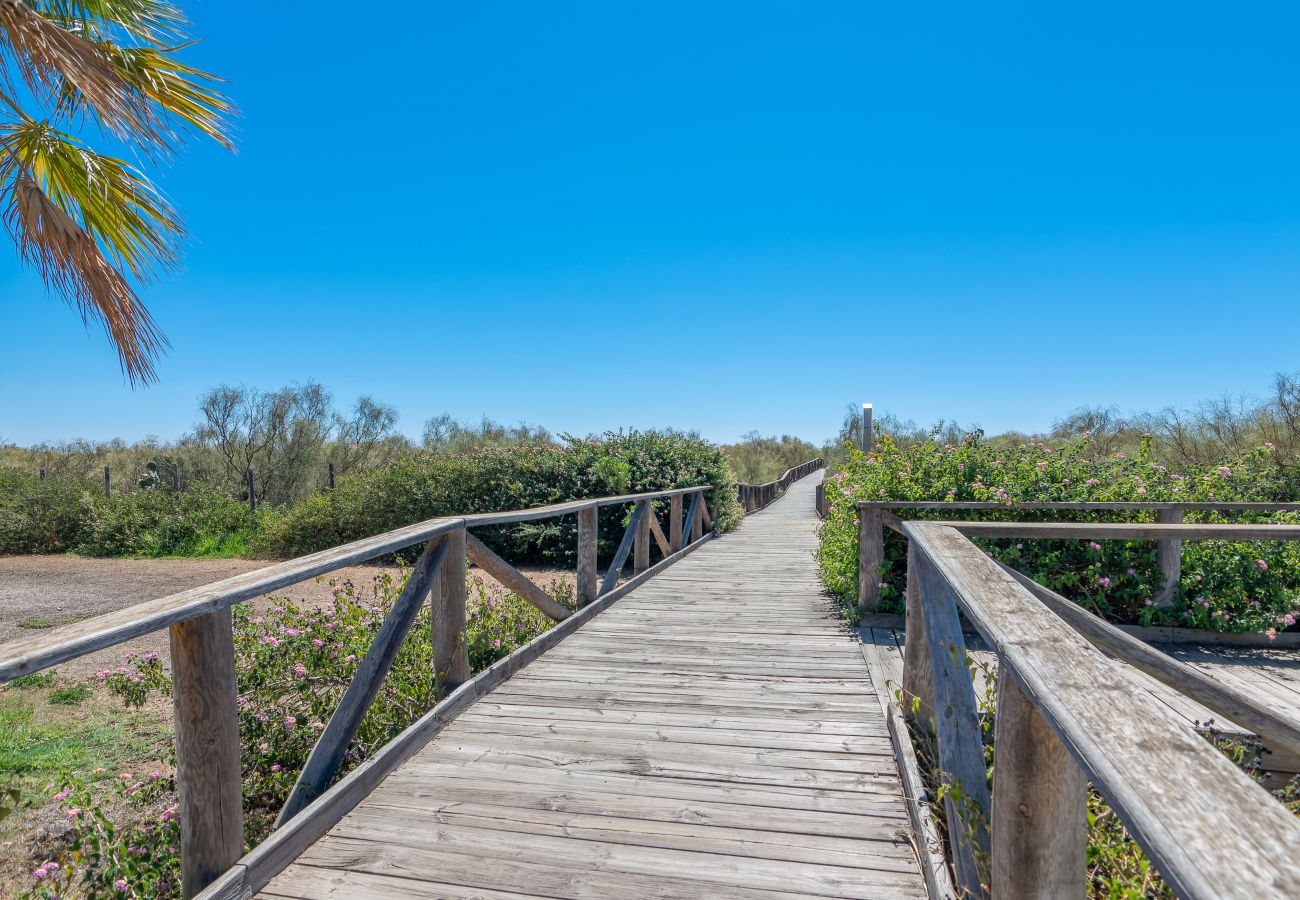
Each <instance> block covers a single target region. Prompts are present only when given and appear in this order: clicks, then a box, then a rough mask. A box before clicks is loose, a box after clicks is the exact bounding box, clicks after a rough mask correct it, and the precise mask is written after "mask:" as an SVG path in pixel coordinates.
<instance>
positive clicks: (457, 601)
mask: <svg viewBox="0 0 1300 900" xmlns="http://www.w3.org/2000/svg"><path fill="white" fill-rule="evenodd" d="M465 535H466V531H465V529H464V528H461V529H460V530H458V531H453V532H452V533H451V534H449V535H447V536H446V537H444V538H443V539H442V541H443V543H444V544H445V545H446V547H447V558H446V559H445V560H444V561H443V563H442V565H441V566H439V567H438V570H439V577H438V578H436V579H434V582H435V583H436V585H437V586H436V588H434V587H433V586H432V585H431V589H430V591H429V615H430V629H431V630H430V635H431V637H432V640H433V659H432V661H431V662H432V664H433V672H434V676H435V677H436V678H437V679H439V687H438V696H440V697H444V696H446V695H447V694H449V693H451V692H452V691H454V690H456V688H458V687H460V686H461V685H462V684H464V683H465V682H466V681H469V676H470V672H469V645H468V644H467V643H466V633H465V629H466V610H465V601H466V585H465V562H466V556H465Z"/></svg>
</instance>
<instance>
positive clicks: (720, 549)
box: [261, 477, 925, 900]
mask: <svg viewBox="0 0 1300 900" xmlns="http://www.w3.org/2000/svg"><path fill="white" fill-rule="evenodd" d="M817 480H818V478H816V477H810V478H804V479H803V480H801V481H798V482H795V483H794V485H792V487H791V489H790V490H789V492H788V493H787V495H786V496H785V497H784V498H782V499H781V500H778V501H777V502H775V503H774V504H773V505H771V506H769V507H768V508H767V509H765V510H763V511H762V512H760V513H758V514H756V515H753V516H751V517H750V518H749V519H747V520H746V522H745V524H744V525H743V526H742V527H741V528H740V529H739V530H738V531H737V532H735V533H734V534H731V535H727V536H726V537H724V538H722V539H719V540H716V541H712V542H710V543H709V544H707V545H705V546H703V547H701V548H700V549H699V550H697V551H696V552H695V553H693V554H691V555H690V556H688V557H686V558H685V559H683V560H681V561H680V562H678V563H677V564H676V565H674V566H672V567H671V568H670V569H668V570H667V571H666V572H664V573H663V574H662V575H660V576H658V577H656V578H654V579H652V580H650V581H649V582H647V583H646V584H644V585H642V586H641V587H639V588H637V589H636V590H634V591H633V592H632V593H630V594H629V595H628V596H627V597H625V598H623V599H621V600H619V601H617V602H616V603H615V604H614V605H613V606H612V607H611V608H610V609H608V610H606V611H605V612H603V613H601V614H600V615H598V616H596V617H595V618H594V619H592V620H591V621H590V622H588V623H587V624H585V625H583V626H582V627H581V628H580V629H579V630H578V631H577V632H576V633H575V634H574V635H572V636H571V637H569V638H567V639H565V640H564V641H563V642H561V643H560V644H558V645H557V646H556V647H554V648H553V649H551V650H550V651H548V652H547V653H546V654H544V655H543V656H542V657H541V658H540V659H539V660H538V661H536V662H533V663H532V664H530V665H529V666H528V667H527V668H526V669H525V670H523V671H522V672H520V673H519V674H517V675H515V676H514V677H513V678H511V679H510V680H509V681H507V682H506V683H505V684H503V685H501V686H500V687H498V688H497V689H496V690H495V691H493V692H492V693H491V694H490V695H488V696H487V697H485V698H484V699H482V700H480V701H479V702H478V703H476V704H475V705H474V706H472V707H471V708H470V709H469V711H467V712H466V713H464V714H462V715H461V716H460V717H459V718H458V719H456V720H455V721H454V722H452V723H451V724H450V725H449V726H448V727H447V728H446V729H445V730H444V731H443V732H442V733H440V734H439V735H438V736H437V737H436V738H434V739H433V740H432V741H431V742H430V743H429V744H428V745H427V746H425V747H424V748H423V749H422V750H420V751H419V752H418V753H416V754H415V755H414V756H413V757H412V758H411V759H409V760H408V761H407V762H405V763H403V764H402V765H401V766H400V767H399V768H398V769H396V770H395V771H394V772H393V773H392V774H391V775H390V776H389V777H388V778H387V779H386V780H385V781H384V782H383V784H381V785H380V786H379V787H378V788H377V789H376V790H375V791H374V792H373V793H372V794H370V796H368V797H367V798H366V799H365V800H363V801H362V802H361V804H359V805H358V806H357V808H356V809H354V810H353V811H352V812H351V813H349V814H348V815H347V816H346V817H344V818H343V819H342V821H340V822H339V823H338V825H336V826H335V827H334V828H333V829H332V830H330V831H329V832H328V833H327V834H326V835H325V836H324V837H322V838H321V839H320V840H318V841H317V842H316V843H315V844H313V845H312V846H310V847H309V848H308V849H307V850H306V851H305V852H304V853H303V854H302V855H301V856H300V857H299V858H298V860H297V861H296V862H295V863H294V864H292V865H291V866H290V867H289V868H287V869H285V870H284V871H283V872H282V873H281V874H280V875H278V876H277V877H276V878H275V879H274V880H272V881H271V882H270V883H269V884H268V885H267V886H266V888H265V889H264V890H263V893H262V894H261V896H266V897H284V898H289V897H292V898H309V897H310V898H315V897H348V898H350V900H357V898H364V897H485V898H488V897H524V896H546V897H619V898H631V897H753V898H777V897H814V896H815V897H890V898H894V897H922V896H925V883H924V880H923V879H922V876H921V872H920V868H919V866H918V863H917V860H916V855H915V853H914V851H913V848H912V845H911V830H910V828H909V826H908V818H907V811H906V807H905V806H904V801H903V797H902V788H901V784H900V780H899V775H898V771H897V769H896V766H895V762H894V755H893V751H892V748H891V745H890V740H889V735H888V731H887V729H886V725H885V721H884V719H883V716H882V712H881V709H880V705H879V703H878V702H877V699H876V697H875V696H874V690H875V688H874V686H873V685H872V683H871V679H870V677H869V675H868V671H867V666H866V663H865V662H864V659H863V656H862V653H861V650H860V647H859V645H858V643H857V640H856V638H855V637H854V636H853V635H852V634H851V633H850V632H849V631H848V630H846V629H845V628H844V626H843V625H842V623H841V622H840V621H839V620H838V619H837V618H836V617H835V615H834V612H833V611H832V609H831V606H830V603H829V601H827V600H826V599H825V598H824V596H823V594H822V590H821V587H820V585H819V583H818V580H817V575H816V571H815V567H814V563H813V559H812V550H813V548H814V546H815V543H816V541H815V529H816V523H817V519H816V515H815V512H814V510H813V492H814V490H815V484H816V481H817Z"/></svg>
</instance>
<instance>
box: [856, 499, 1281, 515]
mask: <svg viewBox="0 0 1300 900" xmlns="http://www.w3.org/2000/svg"><path fill="white" fill-rule="evenodd" d="M858 509H929V510H934V509H954V510H957V509H960V510H971V509H1002V510H1005V509H1034V510H1053V509H1054V510H1074V511H1092V512H1124V511H1127V512H1150V511H1152V510H1158V509H1184V510H1195V509H1203V510H1218V511H1221V512H1300V503H1212V502H1206V503H1201V502H1197V503H1166V502H1155V503H1139V502H1136V501H1133V502H1129V501H1113V502H1105V501H1096V502H1093V501H1085V500H1078V501H1062V502H1057V503H1013V504H1011V505H1010V506H1008V505H1007V504H1006V503H1005V502H1002V503H995V502H992V501H987V500H955V501H952V502H949V501H946V500H859V501H858Z"/></svg>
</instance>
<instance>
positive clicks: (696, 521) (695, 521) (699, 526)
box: [691, 491, 707, 544]
mask: <svg viewBox="0 0 1300 900" xmlns="http://www.w3.org/2000/svg"><path fill="white" fill-rule="evenodd" d="M692 502H693V503H695V504H697V507H696V510H695V515H693V516H691V543H692V544H693V543H695V542H696V541H698V540H699V539H700V538H702V537H704V516H705V515H707V513H705V512H704V511H703V510H704V492H703V491H700V492H699V493H698V494H696V495H695V496H694V497H693V498H692Z"/></svg>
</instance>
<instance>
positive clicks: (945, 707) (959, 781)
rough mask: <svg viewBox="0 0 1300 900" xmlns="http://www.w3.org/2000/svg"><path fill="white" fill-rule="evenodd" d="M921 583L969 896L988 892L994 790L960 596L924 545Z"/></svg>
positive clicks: (958, 854)
mask: <svg viewBox="0 0 1300 900" xmlns="http://www.w3.org/2000/svg"><path fill="white" fill-rule="evenodd" d="M912 559H913V561H914V562H915V563H916V564H917V583H918V584H919V586H920V588H921V601H922V602H921V604H920V606H921V614H922V616H923V618H924V619H925V649H926V652H927V655H928V656H929V659H930V675H931V678H932V680H933V685H934V731H935V736H936V737H937V738H938V742H939V764H940V769H941V773H940V778H941V779H942V781H943V783H945V784H948V785H953V786H954V787H955V789H956V792H955V794H954V793H950V794H949V795H948V796H947V797H946V798H945V799H944V809H945V811H946V814H947V819H948V842H949V846H950V847H951V852H952V859H953V869H954V871H955V872H956V875H957V878H956V881H957V886H958V888H959V889H961V890H962V891H963V892H964V894H966V895H967V896H970V897H984V896H987V894H988V891H987V884H988V881H987V873H986V872H984V871H983V869H982V866H981V864H980V860H982V859H987V858H988V854H989V846H990V844H989V830H988V822H989V811H990V803H989V789H988V781H987V777H988V776H987V771H986V768H985V764H984V741H983V735H982V733H981V731H980V725H979V712H978V707H977V705H976V702H975V691H974V689H973V688H972V686H971V675H970V670H969V669H968V667H967V664H966V643H965V641H964V640H963V638H962V633H961V622H960V621H959V619H958V617H957V595H956V592H955V591H954V590H953V589H952V587H951V586H950V585H949V584H948V583H947V582H946V581H945V580H944V579H943V578H942V577H941V576H940V574H939V572H938V571H937V569H936V567H935V564H934V562H933V560H932V559H931V558H930V556H929V554H928V552H927V551H926V550H925V549H924V548H923V547H918V548H917V553H916V556H915V557H913V558H912Z"/></svg>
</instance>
